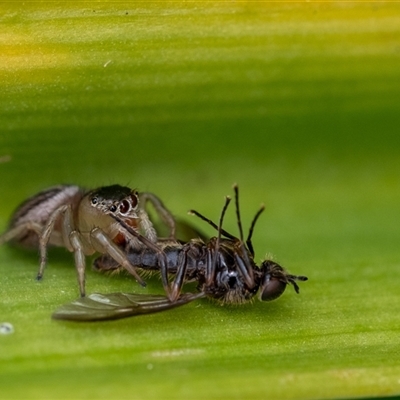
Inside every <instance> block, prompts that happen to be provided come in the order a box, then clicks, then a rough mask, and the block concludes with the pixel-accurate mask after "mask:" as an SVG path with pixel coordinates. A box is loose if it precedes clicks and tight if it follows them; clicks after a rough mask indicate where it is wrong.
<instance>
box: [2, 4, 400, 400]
mask: <svg viewBox="0 0 400 400" xmlns="http://www.w3.org/2000/svg"><path fill="white" fill-rule="evenodd" d="M399 11H400V8H399V4H398V3H393V2H368V3H367V2H366V3H361V2H349V3H344V2H329V3H327V2H325V3H320V2H318V3H316V2H306V3H292V2H289V3H287V2H285V3H284V2H282V3H280V2H273V3H271V2H250V1H249V2H247V1H243V2H214V1H196V2H141V1H137V2H114V1H103V2H68V3H67V2H33V1H32V2H31V1H26V2H8V3H7V2H3V3H2V7H1V14H0V18H1V26H2V29H1V33H0V70H1V80H0V89H1V91H0V93H1V102H0V176H1V179H0V193H1V196H0V228H1V229H2V230H5V229H6V227H7V221H8V219H9V218H10V216H11V215H12V212H13V210H14V209H15V207H16V206H17V205H18V204H19V203H20V202H22V201H23V200H24V199H26V198H27V197H28V196H31V195H33V194H35V193H36V192H38V191H39V190H42V189H44V188H46V187H48V186H51V185H54V184H60V183H73V184H78V185H81V186H83V187H87V188H93V187H98V186H102V185H108V184H112V183H119V184H123V185H127V184H128V185H130V186H131V187H137V188H138V189H139V190H141V191H152V192H154V193H156V194H157V195H158V196H159V197H160V198H161V199H163V201H164V202H165V204H166V205H167V206H168V208H169V209H170V210H171V211H172V212H173V213H174V214H175V215H177V216H178V217H179V218H181V219H183V220H186V221H189V222H190V223H192V224H194V225H195V226H196V227H198V228H199V229H201V230H204V232H206V233H207V234H209V235H213V234H214V233H215V232H214V231H213V230H212V229H211V228H210V227H209V226H207V225H206V224H205V223H203V222H202V221H200V220H198V219H196V218H195V217H189V216H187V215H186V212H187V211H188V210H189V209H192V208H194V209H196V210H198V211H200V212H201V213H203V214H205V215H206V216H208V217H209V218H211V219H213V220H217V219H218V217H219V214H220V212H221V208H222V206H223V202H224V199H223V196H224V195H231V194H232V193H231V192H232V190H231V185H232V184H233V183H234V182H237V183H238V184H239V185H240V188H241V207H242V209H241V212H242V218H243V222H244V228H245V230H246V229H248V226H249V224H250V221H251V219H252V217H253V216H254V214H255V212H256V211H257V209H258V207H259V204H260V203H261V202H265V204H266V213H265V215H263V216H262V217H261V218H260V221H259V222H258V223H257V226H256V229H255V233H254V248H255V251H256V258H257V261H260V260H261V259H263V258H264V256H265V255H266V254H268V255H273V256H274V257H275V258H276V259H277V260H279V262H280V264H282V265H283V266H284V267H285V268H287V269H288V270H289V271H290V272H291V273H293V274H301V275H306V276H308V278H309V281H307V282H302V284H301V290H300V294H299V295H297V294H296V293H295V292H294V291H293V290H287V291H286V292H285V294H284V295H283V296H282V297H281V298H279V299H278V300H276V301H274V302H271V303H261V302H258V301H255V302H254V303H253V304H248V305H243V306H238V307H226V306H224V307H221V306H219V305H218V304H215V303H213V302H210V301H209V300H207V299H199V300H196V301H193V302H191V303H190V304H187V305H185V306H184V307H179V308H177V309H174V310H170V311H165V312H161V313H157V314H152V315H145V316H137V317H133V318H127V319H123V320H118V321H108V322H93V323H87V324H86V323H80V324H76V323H73V322H62V321H53V320H51V318H50V316H51V314H52V312H54V311H55V310H56V309H57V308H58V307H60V306H61V305H63V304H66V303H70V302H71V301H73V300H74V299H76V297H77V295H78V286H77V282H76V276H75V271H74V261H73V255H72V254H69V253H68V252H67V251H65V250H62V249H61V250H57V249H54V250H51V251H50V252H49V265H48V268H47V270H46V272H45V275H44V279H43V281H42V282H40V283H39V282H36V281H35V280H34V277H35V274H36V271H37V268H38V255H37V252H36V251H33V252H30V251H26V250H23V249H19V248H12V247H11V246H2V247H1V248H0V273H1V281H0V285H1V301H0V324H1V323H4V322H8V323H10V324H12V326H13V328H14V332H13V333H10V334H8V335H6V334H1V335H0V387H1V396H2V397H3V398H7V399H20V398H28V399H44V398H57V399H69V398H79V399H94V398H96V399H105V398H107V399H109V398H135V399H160V398H175V399H198V398H207V399H213V398H252V399H265V398H270V399H298V398H318V399H322V398H351V397H353V398H355V397H357V398H359V397H385V396H389V395H395V394H399V393H400V380H399V376H400V363H399V358H400V357H399V356H400V355H399V349H400V334H399V333H400V309H399V304H400V299H399V278H400V268H399V262H400V261H399V260H400V251H399V243H400V230H399V223H398V221H399V220H400V208H399V194H400V181H399V167H400V157H399V156H400V154H399V149H400V135H399V125H400V124H399V122H400V103H399V98H400V97H399V96H400V80H399V71H400V57H399V54H400V53H399V52H400V50H399V41H398V37H399V33H400V13H399ZM225 228H226V229H227V230H229V231H232V232H237V231H236V229H237V225H236V217H235V215H234V212H233V209H229V210H228V215H227V217H226V224H225ZM90 263H91V259H90V258H88V260H87V264H88V268H87V290H88V293H93V292H96V293H115V292H123V293H137V294H146V295H147V294H160V295H162V294H163V290H162V286H161V284H160V282H159V280H158V279H157V278H151V279H149V280H147V282H148V289H143V288H141V287H139V286H138V285H137V284H136V283H135V281H134V280H133V279H131V278H129V277H127V276H122V275H121V276H104V275H100V274H97V273H96V272H94V271H91V270H90V268H89V265H90ZM189 290H190V291H191V290H194V289H193V288H189V289H188V291H189Z"/></svg>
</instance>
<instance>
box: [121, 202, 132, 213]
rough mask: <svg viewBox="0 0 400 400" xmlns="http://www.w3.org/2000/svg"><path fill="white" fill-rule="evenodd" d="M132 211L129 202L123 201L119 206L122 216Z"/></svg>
mask: <svg viewBox="0 0 400 400" xmlns="http://www.w3.org/2000/svg"><path fill="white" fill-rule="evenodd" d="M130 209H131V205H130V203H129V201H128V200H122V201H121V204H120V205H119V211H120V212H121V214H126V213H127V212H128V211H129V210H130Z"/></svg>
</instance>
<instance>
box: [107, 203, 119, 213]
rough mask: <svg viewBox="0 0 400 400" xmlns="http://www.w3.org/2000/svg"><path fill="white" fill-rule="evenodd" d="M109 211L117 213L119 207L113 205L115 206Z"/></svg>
mask: <svg viewBox="0 0 400 400" xmlns="http://www.w3.org/2000/svg"><path fill="white" fill-rule="evenodd" d="M109 210H110V211H111V212H115V211H117V206H116V205H114V204H113V205H112V206H111V207H110V208H109Z"/></svg>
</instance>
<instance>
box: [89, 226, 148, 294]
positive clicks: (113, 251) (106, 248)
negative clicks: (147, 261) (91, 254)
mask: <svg viewBox="0 0 400 400" xmlns="http://www.w3.org/2000/svg"><path fill="white" fill-rule="evenodd" d="M90 239H91V242H92V244H93V245H94V246H95V248H96V250H97V251H99V252H100V253H102V254H107V255H109V256H110V257H111V258H113V259H114V260H115V261H116V262H117V263H118V264H119V265H121V266H122V267H123V268H125V269H126V270H127V271H128V272H129V273H130V274H131V275H133V276H134V277H135V279H136V280H137V281H138V282H139V284H140V285H142V286H143V287H144V286H146V282H145V281H144V280H143V279H142V278H141V277H140V275H139V274H138V273H137V271H136V268H135V266H133V265H132V264H131V263H130V262H129V260H128V258H127V256H126V254H125V252H124V251H123V250H122V249H121V248H120V247H118V245H117V244H115V243H114V242H113V241H112V240H111V239H110V238H109V237H108V236H107V235H106V233H105V232H104V231H103V230H102V229H100V228H94V229H92V230H91V232H90Z"/></svg>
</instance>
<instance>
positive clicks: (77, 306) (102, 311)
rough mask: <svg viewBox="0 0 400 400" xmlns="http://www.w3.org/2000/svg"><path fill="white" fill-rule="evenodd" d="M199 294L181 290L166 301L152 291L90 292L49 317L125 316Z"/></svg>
mask: <svg viewBox="0 0 400 400" xmlns="http://www.w3.org/2000/svg"><path fill="white" fill-rule="evenodd" d="M203 296H204V294H203V293H185V294H182V295H181V296H179V298H178V299H177V300H175V301H170V300H169V299H168V297H166V296H161V295H153V294H133V293H109V294H101V293H93V294H91V295H90V296H87V297H81V298H79V299H77V300H75V301H73V302H71V303H68V304H65V305H63V306H61V307H60V308H59V309H57V310H56V311H55V312H54V313H53V314H52V318H53V319H59V320H69V321H82V322H84V321H106V320H113V319H120V318H127V317H133V316H135V315H142V314H152V313H156V312H160V311H165V310H170V309H172V308H175V307H179V306H183V305H185V304H187V303H190V302H191V301H193V300H196V299H198V298H200V297H203Z"/></svg>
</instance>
